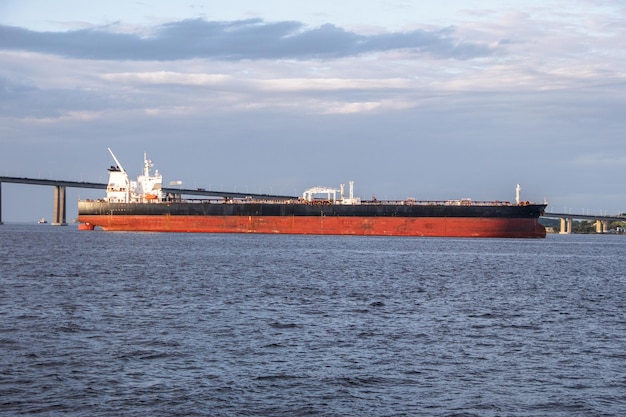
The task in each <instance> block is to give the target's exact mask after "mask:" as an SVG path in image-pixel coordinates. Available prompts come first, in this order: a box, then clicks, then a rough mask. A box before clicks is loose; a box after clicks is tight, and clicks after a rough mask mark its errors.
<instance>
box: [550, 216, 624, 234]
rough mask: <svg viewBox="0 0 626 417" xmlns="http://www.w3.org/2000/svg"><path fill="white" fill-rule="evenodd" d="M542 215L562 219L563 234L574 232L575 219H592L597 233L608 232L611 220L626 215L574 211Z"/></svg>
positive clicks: (622, 217)
mask: <svg viewBox="0 0 626 417" xmlns="http://www.w3.org/2000/svg"><path fill="white" fill-rule="evenodd" d="M542 217H546V218H551V219H561V229H560V230H561V231H560V233H561V234H566V235H569V234H571V233H572V224H573V222H574V219H578V220H592V221H595V224H596V233H606V232H607V231H608V230H609V222H615V221H624V222H626V216H621V215H619V216H607V215H602V214H600V215H593V214H572V213H545V214H544V215H543V216H542Z"/></svg>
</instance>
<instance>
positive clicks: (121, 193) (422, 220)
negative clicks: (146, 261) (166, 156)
mask: <svg viewBox="0 0 626 417" xmlns="http://www.w3.org/2000/svg"><path fill="white" fill-rule="evenodd" d="M109 152H110V153H111V156H112V157H113V159H114V160H115V162H116V165H115V166H111V167H110V168H109V182H108V185H107V191H106V197H105V198H103V199H99V200H81V201H79V202H78V221H79V222H80V224H79V229H81V230H93V229H94V228H95V227H99V228H101V229H103V230H109V231H145V232H204V233H278V234H315V235H376V236H432V237H485V238H489V237H498V238H544V237H545V236H546V230H545V228H544V227H543V226H542V225H541V224H540V223H539V217H540V216H541V215H542V214H543V213H544V211H545V208H546V204H538V203H531V202H528V201H520V197H519V194H520V187H519V185H518V186H517V194H516V202H515V203H510V202H503V201H490V202H477V201H472V200H471V199H460V200H448V201H419V200H415V199H407V200H401V201H383V200H377V199H374V198H373V199H372V200H362V199H361V198H359V197H355V196H354V188H353V185H354V183H353V182H352V181H351V182H350V183H349V194H348V196H345V195H344V191H345V187H344V185H343V184H342V185H341V186H340V188H339V189H335V188H332V187H314V188H310V189H308V190H306V191H305V192H304V193H303V194H302V197H298V198H296V197H293V198H258V197H250V196H246V197H241V198H233V197H221V196H219V195H217V196H215V197H214V198H206V199H194V200H190V199H183V198H181V195H180V194H176V193H164V192H163V187H162V184H163V178H162V176H161V174H160V173H159V172H158V170H156V171H155V173H154V174H151V172H150V169H151V168H152V166H153V165H152V162H151V161H150V160H148V159H147V157H146V156H145V154H144V170H143V174H142V175H139V176H138V177H137V179H136V180H130V178H129V176H128V173H127V172H126V170H125V169H124V168H123V167H122V165H121V164H120V162H119V161H118V159H117V157H116V156H115V155H114V154H113V152H112V151H111V149H109ZM338 194H339V195H338Z"/></svg>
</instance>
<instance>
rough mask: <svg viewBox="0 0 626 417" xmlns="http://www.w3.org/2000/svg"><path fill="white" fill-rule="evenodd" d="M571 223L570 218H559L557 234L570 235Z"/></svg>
mask: <svg viewBox="0 0 626 417" xmlns="http://www.w3.org/2000/svg"><path fill="white" fill-rule="evenodd" d="M572 223H573V222H572V218H571V217H561V231H560V232H559V233H560V234H562V235H571V234H572Z"/></svg>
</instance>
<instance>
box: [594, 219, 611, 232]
mask: <svg viewBox="0 0 626 417" xmlns="http://www.w3.org/2000/svg"><path fill="white" fill-rule="evenodd" d="M608 229H609V222H608V221H607V220H600V219H598V220H596V233H606V232H607V230H608Z"/></svg>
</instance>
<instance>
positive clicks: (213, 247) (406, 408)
mask: <svg viewBox="0 0 626 417" xmlns="http://www.w3.org/2000/svg"><path fill="white" fill-rule="evenodd" d="M624 255H626V237H623V236H575V235H572V236H548V238H547V239H545V240H544V239H540V240H491V239H477V240H474V239H433V238H430V239H422V238H387V237H321V236H273V235H270V236H260V235H220V234H213V235H212V234H149V233H105V232H79V231H77V230H76V229H75V228H74V227H71V226H69V227H51V226H39V225H3V226H0V317H2V319H1V321H0V354H1V355H0V414H4V415H19V414H40V415H58V414H63V415H81V416H82V415H90V416H119V415H125V416H130V415H136V416H146V415H162V416H166V415H167V416H169V415H185V416H203V415H204V416H244V415H249V416H256V415H258V416H404V415H411V416H412V415H415V416H417V415H420V416H624V415H626V366H625V365H626V279H625V278H624V276H625V275H626V274H625V264H624Z"/></svg>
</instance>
